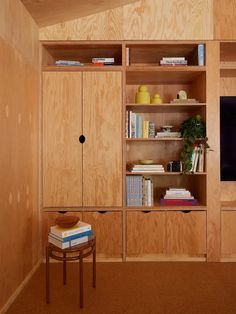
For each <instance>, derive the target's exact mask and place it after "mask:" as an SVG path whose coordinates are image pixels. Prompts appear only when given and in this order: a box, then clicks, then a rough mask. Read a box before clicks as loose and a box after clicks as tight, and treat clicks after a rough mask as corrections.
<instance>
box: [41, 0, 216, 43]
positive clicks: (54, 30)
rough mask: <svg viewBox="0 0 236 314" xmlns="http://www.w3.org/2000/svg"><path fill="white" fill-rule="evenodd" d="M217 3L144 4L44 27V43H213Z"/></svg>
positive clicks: (145, 0)
mask: <svg viewBox="0 0 236 314" xmlns="http://www.w3.org/2000/svg"><path fill="white" fill-rule="evenodd" d="M212 17H213V0H197V1H196V0H195V1H194V0H168V1H166V0H160V1H156V0H142V1H137V2H134V3H131V4H128V5H126V6H123V7H120V8H117V9H113V10H107V11H104V12H102V13H98V14H94V15H91V16H87V17H84V18H78V19H75V20H72V21H68V22H64V23H61V24H55V25H51V26H48V27H43V28H41V30H40V39H41V40H69V39H70V40H84V39H85V40H86V39H92V40H112V39H114V40H116V39H117V40H118V39H120V40H122V39H127V40H134V39H136V40H139V39H140V40H142V39H143V40H144V39H146V40H151V39H153V40H154V39H156V40H158V39H160V40H167V39H170V40H177V39H185V40H188V39H190V40H191V39H213V20H212Z"/></svg>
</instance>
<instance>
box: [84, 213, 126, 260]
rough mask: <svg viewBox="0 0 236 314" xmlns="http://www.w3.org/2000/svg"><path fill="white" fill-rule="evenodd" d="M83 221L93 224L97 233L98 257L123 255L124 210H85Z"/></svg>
mask: <svg viewBox="0 0 236 314" xmlns="http://www.w3.org/2000/svg"><path fill="white" fill-rule="evenodd" d="M83 221H85V222H87V223H89V224H91V225H92V229H93V230H94V231H95V234H96V250H97V258H98V259H99V258H100V259H103V258H104V259H106V258H121V257H122V212H121V211H119V212H115V211H91V212H87V211H86V212H83Z"/></svg>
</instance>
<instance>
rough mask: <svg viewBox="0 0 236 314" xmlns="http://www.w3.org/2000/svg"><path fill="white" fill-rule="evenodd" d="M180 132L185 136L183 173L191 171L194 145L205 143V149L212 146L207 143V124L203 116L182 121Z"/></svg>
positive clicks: (182, 156)
mask: <svg viewBox="0 0 236 314" xmlns="http://www.w3.org/2000/svg"><path fill="white" fill-rule="evenodd" d="M180 132H181V136H182V137H183V150H182V152H181V160H182V162H183V173H190V172H191V168H192V155H193V150H194V147H195V146H196V145H199V144H203V145H204V147H205V149H208V148H210V147H209V145H208V143H207V141H208V138H207V137H206V125H205V122H204V121H203V120H202V118H201V116H200V115H196V116H194V117H191V118H189V119H187V120H185V121H183V122H182V123H181V125H180Z"/></svg>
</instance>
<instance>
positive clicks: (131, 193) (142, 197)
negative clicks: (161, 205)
mask: <svg viewBox="0 0 236 314" xmlns="http://www.w3.org/2000/svg"><path fill="white" fill-rule="evenodd" d="M126 202H127V206H153V202H154V197H153V182H152V180H151V179H147V178H144V177H143V176H142V175H127V176H126Z"/></svg>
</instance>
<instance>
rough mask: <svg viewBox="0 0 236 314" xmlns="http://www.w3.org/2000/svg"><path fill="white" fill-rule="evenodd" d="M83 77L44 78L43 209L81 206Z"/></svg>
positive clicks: (59, 75) (49, 75)
mask: <svg viewBox="0 0 236 314" xmlns="http://www.w3.org/2000/svg"><path fill="white" fill-rule="evenodd" d="M81 134H82V74H81V73H68V72H61V73H60V72H45V73H44V74H43V206H44V207H50V206H81V205H82V184H81V179H82V145H81V144H80V142H79V136H80V135H81Z"/></svg>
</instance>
